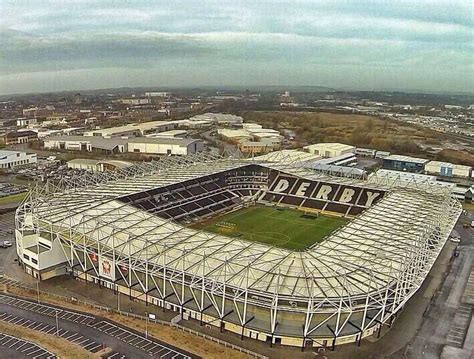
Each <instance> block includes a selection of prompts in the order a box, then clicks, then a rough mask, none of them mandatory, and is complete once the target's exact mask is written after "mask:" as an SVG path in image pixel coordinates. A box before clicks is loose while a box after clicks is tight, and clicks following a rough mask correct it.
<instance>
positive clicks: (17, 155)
mask: <svg viewBox="0 0 474 359" xmlns="http://www.w3.org/2000/svg"><path fill="white" fill-rule="evenodd" d="M37 162H38V158H37V156H36V153H26V152H20V151H7V150H0V169H9V168H13V167H17V166H26V165H31V164H35V163H37Z"/></svg>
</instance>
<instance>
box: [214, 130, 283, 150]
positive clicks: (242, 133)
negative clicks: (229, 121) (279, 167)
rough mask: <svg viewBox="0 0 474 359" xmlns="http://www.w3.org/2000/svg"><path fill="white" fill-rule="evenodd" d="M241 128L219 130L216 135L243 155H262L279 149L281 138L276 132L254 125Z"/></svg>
mask: <svg viewBox="0 0 474 359" xmlns="http://www.w3.org/2000/svg"><path fill="white" fill-rule="evenodd" d="M241 126H242V128H238V129H229V128H220V129H218V130H217V134H218V135H219V136H220V137H221V138H222V139H223V140H224V141H227V142H231V143H234V144H236V145H237V147H238V148H239V150H240V151H241V152H242V153H244V154H251V155H255V154H264V153H268V152H271V151H277V150H279V149H280V148H281V142H282V140H283V136H281V135H280V133H279V132H278V131H277V130H273V129H268V128H262V126H261V125H259V124H256V123H243V124H242V125H241Z"/></svg>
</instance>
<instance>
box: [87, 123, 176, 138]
mask: <svg viewBox="0 0 474 359" xmlns="http://www.w3.org/2000/svg"><path fill="white" fill-rule="evenodd" d="M177 126H178V123H177V122H173V121H149V122H142V123H132V124H129V125H124V126H118V127H109V128H102V129H96V130H92V131H86V132H84V136H99V137H103V138H112V137H132V136H145V135H146V134H149V133H154V132H163V131H169V130H173V129H175V128H176V127H177Z"/></svg>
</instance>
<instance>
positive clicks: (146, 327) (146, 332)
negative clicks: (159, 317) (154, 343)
mask: <svg viewBox="0 0 474 359" xmlns="http://www.w3.org/2000/svg"><path fill="white" fill-rule="evenodd" d="M145 315H146V318H145V338H146V339H148V312H145Z"/></svg>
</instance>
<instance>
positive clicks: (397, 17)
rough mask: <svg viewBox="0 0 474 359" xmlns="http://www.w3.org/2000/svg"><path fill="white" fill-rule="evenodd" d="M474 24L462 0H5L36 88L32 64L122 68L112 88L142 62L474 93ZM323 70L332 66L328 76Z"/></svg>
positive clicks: (215, 77) (3, 18)
mask: <svg viewBox="0 0 474 359" xmlns="http://www.w3.org/2000/svg"><path fill="white" fill-rule="evenodd" d="M469 14H471V15H469ZM472 22H473V19H472V8H471V9H470V7H469V4H467V2H465V1H454V0H453V1H441V0H437V1H424V2H421V1H416V2H415V1H412V2H399V1H368V0H361V1H344V2H343V1H341V2H336V1H332V0H331V1H329V0H328V1H318V2H317V3H315V2H313V1H278V2H269V1H257V2H256V1H247V0H242V1H237V2H236V1H234V2H231V1H210V0H209V1H200V2H195V1H185V2H183V1H181V2H173V1H161V2H158V3H156V2H153V3H152V2H148V1H138V0H129V1H123V2H120V1H115V0H114V1H112V0H102V1H88V0H83V1H78V0H75V1H66V0H64V1H53V0H49V1H47V0H38V1H35V2H31V1H25V0H15V1H13V0H3V1H1V2H0V49H1V50H0V51H1V52H0V76H4V78H7V77H8V79H11V78H12V76H14V75H15V74H18V77H19V78H21V83H22V84H24V86H25V90H26V88H27V87H28V84H27V80H26V79H27V78H28V75H27V74H28V73H31V74H36V75H31V76H32V78H33V76H36V77H35V78H38V76H39V75H38V74H40V73H48V76H49V77H50V78H51V77H54V76H58V77H62V78H69V81H72V78H73V77H74V76H72V75H71V76H70V75H67V76H66V73H67V74H71V73H75V71H82V74H83V76H84V78H86V77H87V75H84V74H87V73H90V74H91V75H90V76H97V73H98V72H100V71H104V74H105V73H107V74H109V75H110V74H112V73H113V74H114V76H116V78H114V79H113V81H112V80H111V76H109V75H107V76H105V75H104V76H102V77H100V76H99V78H102V79H104V81H108V82H107V83H104V86H100V87H107V86H108V85H107V84H108V83H112V82H113V83H115V82H120V81H121V80H120V79H122V80H123V83H124V84H127V83H130V81H131V80H130V78H129V76H128V73H130V71H133V72H134V73H136V74H137V76H138V77H139V78H140V76H141V75H140V74H141V73H146V72H147V71H148V72H149V73H155V74H157V75H159V76H160V78H161V79H166V81H168V80H169V81H170V82H173V81H178V82H179V76H180V75H179V74H181V76H182V77H183V78H186V79H188V80H189V85H195V84H193V83H191V80H197V79H201V81H202V79H204V80H206V81H208V82H215V83H218V82H219V81H220V80H221V79H224V78H225V79H226V81H228V83H229V84H231V83H232V82H239V81H241V80H242V78H243V77H242V76H241V74H248V77H249V79H250V80H252V79H254V78H255V76H254V74H255V72H256V69H262V68H263V69H265V71H263V72H260V74H261V75H263V74H266V76H267V78H266V80H265V78H261V76H259V78H260V79H261V81H263V82H264V83H272V81H274V80H275V79H276V78H278V77H279V75H277V73H278V74H285V75H284V76H281V77H282V78H286V79H287V81H288V82H291V84H299V82H300V81H303V80H304V79H311V81H325V83H314V84H316V85H318V84H320V85H327V86H336V87H339V86H340V87H343V86H345V84H346V83H348V82H350V81H351V77H354V78H359V79H366V81H367V82H366V83H365V84H364V87H365V88H371V87H373V86H376V84H379V83H381V82H384V81H385V82H389V81H393V79H392V78H393V74H392V72H393V71H395V69H397V71H398V77H397V81H398V82H401V81H402V80H403V81H405V83H406V87H407V88H409V87H416V88H419V87H420V86H419V85H420V84H421V83H423V84H424V85H427V84H429V83H432V84H433V86H432V87H433V88H434V87H437V86H439V83H440V79H443V82H444V86H445V87H446V88H450V89H461V88H464V89H465V90H467V91H471V90H472V89H473V82H474V79H473V75H472V67H473V63H472V58H473V44H474V42H473V33H474V32H473V30H474V28H473V23H472ZM101 69H102V70H101ZM120 69H122V72H123V73H121V72H120ZM176 69H179V70H180V72H179V73H177V72H176ZM234 69H238V71H234ZM316 70H317V71H326V73H327V76H326V74H318V75H317V76H316V75H315V74H314V71H316ZM384 70H386V73H384ZM338 71H340V72H342V73H341V74H339V73H338ZM292 72H293V73H294V75H293V76H292V75H291V73H292ZM461 73H462V74H464V76H459V74H461ZM20 74H21V76H20ZM55 74H56V75H55ZM229 74H234V75H235V78H231V77H229ZM414 74H420V76H425V77H426V78H424V79H423V80H422V81H421V80H420V79H419V78H420V76H418V75H416V76H414ZM329 75H331V76H329ZM252 76H254V77H252ZM416 79H418V80H416ZM415 80H416V81H417V82H416V81H415ZM1 81H2V78H1V77H0V82H1ZM45 81H46V82H48V81H50V82H52V80H48V79H47V77H46V80H45ZM82 82H84V83H85V80H82ZM82 82H81V78H80V77H79V78H78V79H77V82H76V83H75V84H74V85H75V86H77V88H80V87H81V83H82ZM61 83H63V82H61ZM358 83H360V84H363V80H360V81H359V82H358ZM289 84H290V83H289ZM305 84H306V83H305ZM387 85H389V84H387ZM22 86H23V85H22ZM2 87H4V86H2ZM385 87H387V86H385ZM428 87H429V86H428ZM2 91H7V92H8V91H9V90H8V89H6V90H4V89H2Z"/></svg>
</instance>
